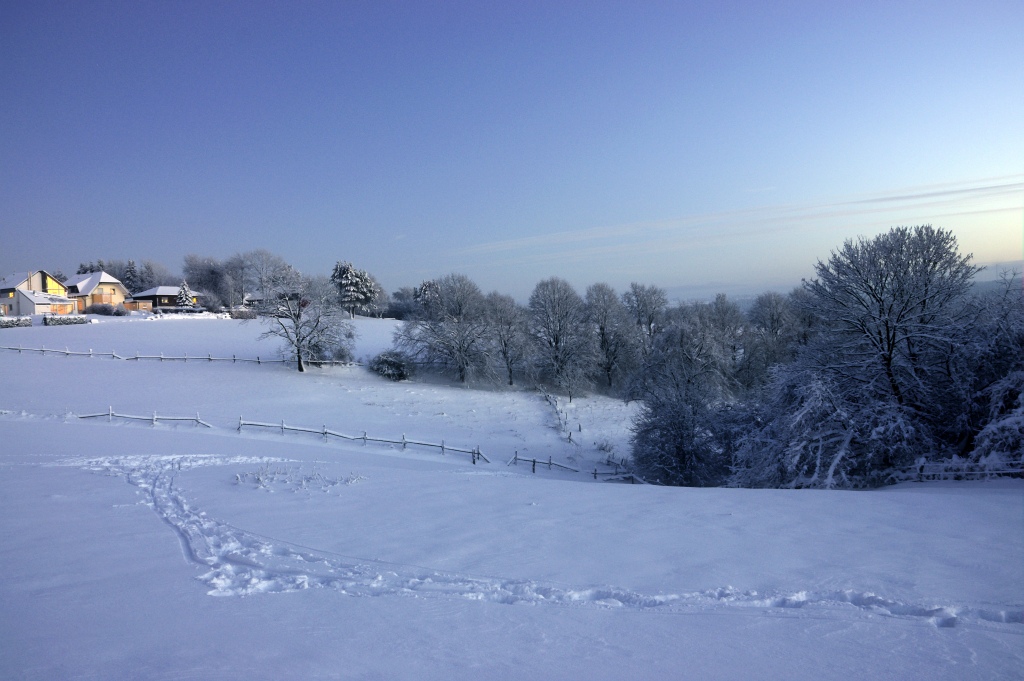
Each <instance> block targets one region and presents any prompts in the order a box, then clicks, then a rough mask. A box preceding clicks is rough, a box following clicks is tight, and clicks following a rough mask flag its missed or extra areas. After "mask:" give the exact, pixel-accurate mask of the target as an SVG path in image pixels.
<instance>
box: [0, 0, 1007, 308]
mask: <svg viewBox="0 0 1024 681" xmlns="http://www.w3.org/2000/svg"><path fill="white" fill-rule="evenodd" d="M1022 35H1024V3H1020V2H971V3H967V2H927V3H925V2H905V3H875V2H865V3H833V2H783V3H747V2H713V3H676V2H652V3H626V2H599V1H598V2H569V1H566V2H516V3H502V4H500V5H499V4H497V3H481V2H386V1H384V2H380V1H374V2H302V3H297V2H227V1H225V2H215V3H209V2H191V1H182V2H91V1H86V2H46V1H32V2H24V1H20V0H11V1H8V2H4V3H2V4H0V67H2V68H0V230H2V237H0V273H7V272H14V271H24V270H31V269H63V270H64V271H65V272H66V273H71V272H73V271H74V269H75V268H76V267H77V265H78V263H79V262H83V261H90V260H95V259H97V258H103V259H111V258H114V259H128V258H133V259H135V260H136V261H142V260H146V259H151V260H156V261H158V262H161V263H163V264H164V265H166V266H168V267H169V268H170V269H172V270H175V271H176V270H179V269H180V267H181V263H182V258H183V257H184V255H185V254H187V253H197V254H200V255H210V256H215V257H218V258H224V257H227V256H230V255H231V254H233V253H236V252H239V251H245V250H250V249H253V248H266V249H268V250H270V251H273V252H275V253H278V254H280V255H282V256H283V257H284V258H285V259H286V260H288V261H289V262H291V263H292V264H293V265H295V266H296V267H298V268H299V269H300V270H302V271H304V272H309V273H329V272H330V270H331V268H332V267H333V265H334V263H335V262H336V261H338V260H348V261H351V262H353V263H354V264H356V266H358V267H361V268H363V269H367V270H369V271H370V272H371V273H373V274H374V275H375V276H376V277H377V278H378V279H379V280H380V281H381V282H382V283H383V284H384V286H385V287H386V288H388V289H389V290H395V289H397V288H398V287H400V286H408V285H415V284H418V283H419V282H420V281H422V280H424V279H428V278H433V277H437V276H441V275H444V274H447V273H450V272H460V273H463V274H466V275H468V276H470V277H471V278H473V279H474V280H475V281H476V282H477V283H478V284H479V285H480V286H481V288H483V289H484V290H485V291H487V290H494V289H497V290H501V291H503V292H508V293H512V294H513V295H516V296H517V297H519V298H525V297H526V296H528V294H529V291H530V290H531V289H532V288H533V286H534V284H535V283H536V282H538V281H539V280H541V279H543V278H546V277H549V276H560V277H563V278H566V279H568V280H569V281H570V282H572V283H573V284H574V285H576V286H577V287H578V288H579V289H580V290H581V291H582V289H583V288H584V287H585V286H586V285H588V284H590V283H594V282H598V281H605V282H608V283H610V284H612V285H613V286H615V287H616V288H618V289H619V290H622V289H623V288H624V287H625V286H627V285H628V283H629V282H630V281H641V282H644V283H652V284H657V285H659V286H662V287H664V288H667V289H669V290H670V291H672V292H674V293H675V294H676V295H679V296H691V295H692V296H700V295H706V294H708V293H713V292H715V291H726V292H729V293H740V292H754V291H759V290H763V289H766V288H775V289H779V290H785V289H787V288H789V287H791V286H793V285H795V284H796V283H798V282H799V280H800V278H801V277H807V276H811V275H812V274H813V264H814V262H815V261H816V260H818V259H825V258H827V257H828V254H829V252H830V251H831V250H832V249H834V248H836V247H838V246H839V245H840V244H841V243H842V241H843V240H844V239H847V238H851V237H855V236H857V235H861V234H863V235H867V236H870V235H873V234H877V233H879V232H881V231H884V230H886V229H888V228H889V227H891V226H894V225H913V224H923V223H931V224H933V225H935V226H938V227H944V228H947V229H950V230H952V231H953V232H954V233H955V234H956V236H957V237H958V239H959V242H960V244H961V247H962V249H963V250H964V251H965V252H972V253H973V254H974V255H975V260H976V262H978V263H983V264H984V263H1007V262H1017V261H1020V260H1021V259H1022V258H1024V253H1022V251H1024V124H1022V122H1021V121H1022V115H1024V114H1022V112H1024V39H1022V37H1021V36H1022Z"/></svg>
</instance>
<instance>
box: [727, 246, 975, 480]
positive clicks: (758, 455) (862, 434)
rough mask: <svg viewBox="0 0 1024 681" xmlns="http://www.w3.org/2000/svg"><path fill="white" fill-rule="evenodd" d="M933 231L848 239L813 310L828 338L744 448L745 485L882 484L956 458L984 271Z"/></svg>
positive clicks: (770, 399)
mask: <svg viewBox="0 0 1024 681" xmlns="http://www.w3.org/2000/svg"><path fill="white" fill-rule="evenodd" d="M970 259H971V256H970V255H966V256H964V255H961V254H960V253H959V252H958V249H957V244H956V239H955V238H954V237H953V235H952V234H951V233H949V232H947V231H944V230H941V229H933V228H932V227H930V226H923V227H914V228H906V227H900V228H895V229H892V230H890V231H889V232H887V233H885V234H881V235H879V236H877V237H875V238H873V239H866V238H863V237H862V238H860V239H857V240H855V241H847V242H846V243H845V244H844V245H843V247H842V248H841V249H839V250H837V251H835V252H833V253H832V256H831V257H830V258H829V260H828V261H827V262H820V261H819V262H818V264H817V265H816V267H815V270H816V273H817V275H818V276H817V278H816V279H814V280H812V281H809V282H805V283H804V288H805V290H806V292H807V296H806V297H805V303H806V305H807V306H808V308H809V312H810V313H811V314H812V315H813V317H814V318H815V319H817V320H818V322H819V323H820V330H819V331H818V332H817V334H816V335H815V336H813V337H812V338H811V339H810V340H809V341H808V343H807V344H806V345H805V346H803V347H802V348H801V350H800V352H799V354H798V356H797V359H796V361H795V362H794V364H793V365H791V366H790V367H788V368H787V369H786V370H785V371H782V372H779V374H778V375H777V377H776V380H775V382H774V385H772V386H771V389H770V390H769V391H768V392H767V393H766V394H767V398H766V400H765V401H764V404H763V405H762V407H761V417H760V420H759V422H758V423H757V424H755V425H754V427H753V428H752V430H751V432H750V434H749V435H748V437H747V439H746V442H747V444H746V445H745V446H743V447H741V451H740V455H739V462H738V467H737V475H736V481H737V482H741V483H742V482H743V481H744V480H746V481H747V482H750V481H757V480H762V481H767V482H768V483H779V484H788V485H810V486H825V487H833V486H846V487H851V486H861V485H870V484H880V483H881V482H883V481H884V480H885V476H886V474H887V472H888V471H891V470H892V469H894V468H898V467H900V466H904V465H907V464H908V463H910V462H911V461H913V460H916V459H918V458H919V457H922V456H924V457H926V458H932V457H938V456H941V455H943V454H944V453H946V452H949V451H950V448H951V447H952V446H953V444H954V443H955V442H956V441H957V440H958V439H960V438H961V437H962V436H963V434H965V433H966V432H969V429H968V428H966V409H967V407H968V405H969V401H970V393H971V392H977V391H976V390H975V389H973V388H972V384H973V383H974V380H973V378H972V369H971V365H972V362H971V360H970V354H971V353H972V351H969V350H968V351H966V352H965V350H964V349H965V348H970V346H971V341H970V339H971V338H972V337H975V335H976V334H975V330H976V328H977V320H978V313H977V311H976V310H975V309H973V306H972V305H970V304H968V303H969V295H968V294H969V292H970V287H971V279H972V277H973V276H974V274H975V273H976V272H977V271H978V268H977V267H975V266H973V265H971V264H970Z"/></svg>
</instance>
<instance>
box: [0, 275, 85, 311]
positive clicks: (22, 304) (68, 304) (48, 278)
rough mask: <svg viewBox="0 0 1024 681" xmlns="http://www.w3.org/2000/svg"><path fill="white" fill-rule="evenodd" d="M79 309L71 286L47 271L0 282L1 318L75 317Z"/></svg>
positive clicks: (10, 277) (12, 277)
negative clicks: (25, 316) (55, 315)
mask: <svg viewBox="0 0 1024 681" xmlns="http://www.w3.org/2000/svg"><path fill="white" fill-rule="evenodd" d="M75 308H76V305H75V301H73V300H71V299H70V298H68V289H67V287H66V286H64V284H62V283H60V282H59V281H57V280H56V279H54V278H53V276H52V275H51V274H49V273H48V272H45V271H43V270H39V271H37V272H17V273H15V274H11V275H8V276H6V277H4V278H3V279H0V315H3V316H17V315H33V314H71V313H72V312H74V311H75Z"/></svg>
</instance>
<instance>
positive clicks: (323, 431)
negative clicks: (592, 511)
mask: <svg viewBox="0 0 1024 681" xmlns="http://www.w3.org/2000/svg"><path fill="white" fill-rule="evenodd" d="M73 416H76V417H77V418H80V419H97V418H106V419H107V421H108V422H109V421H113V420H114V419H126V420H129V421H145V422H147V423H150V424H152V425H154V426H155V425H156V424H157V423H159V422H160V421H177V422H192V423H195V424H196V425H199V426H205V427H207V428H213V427H214V426H212V425H211V424H209V423H207V422H206V421H203V420H202V419H201V418H199V412H196V415H195V416H160V415H159V414H157V413H156V412H155V411H154V412H153V414H152V416H136V415H132V414H118V413H117V412H115V411H114V408H113V407H107V411H105V412H99V413H96V414H73ZM246 426H250V427H254V428H273V429H275V430H280V431H281V434H282V435H283V434H285V433H287V432H294V433H312V434H314V435H320V436H321V437H323V439H324V441H325V442H326V441H327V440H328V439H329V438H330V437H336V438H339V439H342V440H349V441H351V442H362V443H363V444H364V445H365V444H366V443H367V442H380V443H384V444H392V445H402V449H405V448H406V447H407V446H408V445H416V446H419V447H434V448H436V449H440V450H441V454H442V455H444V454H446V453H448V452H460V453H462V454H469V455H470V457H472V460H473V463H474V464H476V462H477V461H478V460H479V461H484V462H485V463H491V460H490V459H488V458H487V457H486V456H484V454H483V452H481V451H480V447H479V446H476V447H474V448H473V449H465V448H462V447H451V446H449V445H448V444H446V443H445V441H444V440H441V444H436V443H433V442H422V441H420V440H409V439H407V438H406V437H405V433H403V434H402V439H401V440H390V439H387V438H381V437H370V436H368V435H367V434H366V432H365V431H364V432H363V434H362V435H346V434H345V433H339V432H337V431H335V430H330V429H329V428H328V427H327V426H326V425H325V426H323V427H322V428H307V427H304V426H289V425H288V424H286V423H285V422H284V420H283V419H282V420H281V422H280V423H264V422H262V421H246V420H245V419H244V418H242V417H241V416H240V417H238V428H236V430H237V431H238V432H239V433H240V432H242V428H243V427H246ZM555 465H556V466H557V465H558V464H555Z"/></svg>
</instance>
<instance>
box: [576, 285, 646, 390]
mask: <svg viewBox="0 0 1024 681" xmlns="http://www.w3.org/2000/svg"><path fill="white" fill-rule="evenodd" d="M585 300H586V305H587V318H588V319H589V321H590V324H591V326H592V328H593V330H594V334H595V336H596V339H595V340H596V346H597V347H596V349H597V355H596V367H595V368H596V372H595V373H596V374H597V375H598V377H599V380H600V381H601V382H602V383H604V385H605V387H607V388H609V389H610V388H612V387H613V385H615V384H616V383H617V382H619V381H620V380H621V379H622V378H623V377H624V376H627V375H629V373H630V372H632V371H633V370H634V368H635V365H636V361H637V357H638V355H639V354H640V342H641V341H640V328H639V326H638V325H637V324H635V323H634V322H633V320H632V319H631V318H630V314H629V311H628V310H627V309H626V306H625V305H623V303H622V301H621V300H620V298H619V296H618V295H617V294H616V293H615V290H614V289H613V288H612V287H611V286H609V285H608V284H592V285H591V286H589V287H587V292H586V299H585Z"/></svg>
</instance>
